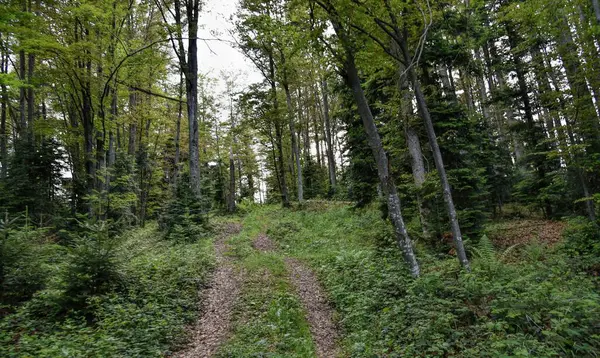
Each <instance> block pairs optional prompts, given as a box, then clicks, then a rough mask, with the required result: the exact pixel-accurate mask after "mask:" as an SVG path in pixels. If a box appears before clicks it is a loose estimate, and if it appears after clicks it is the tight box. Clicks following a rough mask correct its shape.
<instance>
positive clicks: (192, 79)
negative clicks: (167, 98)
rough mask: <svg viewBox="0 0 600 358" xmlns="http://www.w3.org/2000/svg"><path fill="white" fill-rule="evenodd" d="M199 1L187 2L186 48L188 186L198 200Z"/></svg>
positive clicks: (199, 186)
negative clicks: (187, 37) (187, 38)
mask: <svg viewBox="0 0 600 358" xmlns="http://www.w3.org/2000/svg"><path fill="white" fill-rule="evenodd" d="M199 11H200V1H199V0H189V1H188V2H187V21H188V36H189V40H188V48H187V55H188V61H187V71H186V96H187V113H188V123H189V136H190V138H189V147H190V148H189V151H190V152H189V157H190V185H191V189H192V193H193V194H194V195H195V196H196V198H197V199H200V189H201V185H200V143H199V141H200V133H199V131H198V118H197V111H198V44H197V36H198V13H199Z"/></svg>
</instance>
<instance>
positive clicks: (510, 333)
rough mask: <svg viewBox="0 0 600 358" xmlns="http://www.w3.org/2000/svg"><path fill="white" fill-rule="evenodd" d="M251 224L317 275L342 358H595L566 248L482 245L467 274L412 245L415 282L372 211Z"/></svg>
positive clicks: (587, 288)
mask: <svg viewBox="0 0 600 358" xmlns="http://www.w3.org/2000/svg"><path fill="white" fill-rule="evenodd" d="M253 220H256V221H257V222H261V223H262V225H264V226H266V227H268V229H267V233H268V234H269V236H270V237H271V238H272V239H273V240H275V241H276V242H278V243H279V245H280V246H281V247H282V250H283V251H284V253H285V254H286V255H289V256H292V257H296V258H299V259H301V260H303V261H305V262H307V263H308V264H309V265H310V266H311V267H312V268H313V269H314V270H315V271H316V272H317V273H318V275H319V277H320V280H321V282H322V284H323V286H324V288H325V290H326V291H327V293H328V294H329V296H330V299H331V301H332V303H333V304H334V306H335V308H336V310H337V312H338V315H339V319H340V323H341V325H342V327H343V329H344V332H343V336H344V339H343V342H342V344H343V349H344V352H345V353H344V356H351V357H400V356H448V355H458V356H464V357H486V356H494V357H495V356H537V357H551V356H566V355H568V356H594V355H598V354H599V353H600V327H599V326H598V325H597V322H600V297H599V295H598V290H597V288H598V281H597V279H595V278H593V277H590V276H589V275H586V274H584V273H581V272H580V271H579V270H578V269H577V266H576V265H575V264H574V262H573V258H572V257H570V256H569V255H567V253H566V252H568V250H567V249H566V248H565V247H564V246H561V245H557V246H556V247H546V246H541V245H539V244H535V243H532V244H528V245H523V247H520V248H519V249H518V250H515V252H513V253H511V260H504V255H503V253H502V252H496V249H495V248H494V247H493V246H492V245H491V243H490V242H489V240H488V241H486V240H483V241H482V240H480V243H479V244H478V245H479V247H476V248H473V250H471V251H473V252H472V253H471V256H472V267H473V272H472V273H470V274H468V273H465V272H462V271H461V270H460V268H459V266H458V262H457V260H456V258H455V257H453V256H450V255H446V256H441V255H439V254H434V253H430V252H429V251H428V250H427V248H426V247H423V246H419V247H418V248H417V253H418V255H419V259H420V262H421V266H422V271H423V274H422V276H421V277H420V278H419V279H417V280H413V279H411V278H410V277H409V275H408V272H407V270H406V269H405V266H404V264H403V260H402V257H401V255H400V253H399V250H398V249H397V247H396V246H395V244H394V239H393V234H392V232H391V230H390V228H389V227H388V225H387V224H385V223H384V222H383V221H382V220H381V219H380V217H379V213H378V212H377V210H374V209H366V210H353V209H351V208H350V207H347V206H343V205H333V206H328V205H325V204H322V203H321V204H318V205H311V204H308V205H307V206H306V207H305V209H304V210H298V211H294V210H278V211H275V210H274V209H273V208H270V207H267V208H262V209H258V210H257V211H255V212H252V213H251V214H250V215H249V216H248V217H247V218H246V221H250V222H252V221H253ZM467 249H469V247H467ZM475 249H477V250H475ZM475 252H477V253H478V254H475Z"/></svg>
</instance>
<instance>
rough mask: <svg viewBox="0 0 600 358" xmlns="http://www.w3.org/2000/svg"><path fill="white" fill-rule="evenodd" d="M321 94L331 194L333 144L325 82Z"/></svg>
mask: <svg viewBox="0 0 600 358" xmlns="http://www.w3.org/2000/svg"><path fill="white" fill-rule="evenodd" d="M321 92H323V118H325V143H326V144H327V163H328V166H329V184H330V185H331V194H334V193H335V187H336V185H337V180H336V167H335V155H334V151H333V143H332V140H331V136H332V132H331V120H330V118H329V90H328V89H327V81H326V80H325V79H323V80H322V81H321Z"/></svg>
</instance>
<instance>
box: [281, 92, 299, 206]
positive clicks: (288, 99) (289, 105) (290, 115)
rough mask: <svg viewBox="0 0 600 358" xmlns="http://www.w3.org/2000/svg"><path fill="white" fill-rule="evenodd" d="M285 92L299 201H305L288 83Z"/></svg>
mask: <svg viewBox="0 0 600 358" xmlns="http://www.w3.org/2000/svg"><path fill="white" fill-rule="evenodd" d="M283 90H284V91H285V100H286V105H287V111H288V119H289V125H290V135H291V139H292V153H293V154H294V159H295V161H296V180H297V183H298V184H297V185H298V201H299V202H301V203H302V202H303V201H304V187H303V185H302V184H303V183H302V164H301V162H300V151H299V150H298V141H297V137H296V128H295V124H294V108H293V106H292V96H291V94H290V88H289V86H288V84H287V83H286V82H284V83H283Z"/></svg>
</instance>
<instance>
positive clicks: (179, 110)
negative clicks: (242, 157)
mask: <svg viewBox="0 0 600 358" xmlns="http://www.w3.org/2000/svg"><path fill="white" fill-rule="evenodd" d="M182 97H183V76H182V75H181V74H180V75H179V96H178V99H179V103H177V123H176V124H175V139H174V141H175V157H174V158H173V178H171V183H172V184H176V183H177V178H178V177H179V161H180V159H179V158H180V156H181V147H180V137H181V117H182V116H183V105H182V99H183V98H182ZM219 165H220V164H219Z"/></svg>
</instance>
